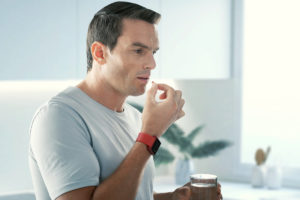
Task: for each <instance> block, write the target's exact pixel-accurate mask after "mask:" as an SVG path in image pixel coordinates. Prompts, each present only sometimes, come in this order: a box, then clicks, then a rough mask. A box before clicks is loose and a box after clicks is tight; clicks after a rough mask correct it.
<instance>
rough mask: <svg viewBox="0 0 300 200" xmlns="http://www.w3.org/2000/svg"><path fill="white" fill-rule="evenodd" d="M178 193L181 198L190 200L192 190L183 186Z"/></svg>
mask: <svg viewBox="0 0 300 200" xmlns="http://www.w3.org/2000/svg"><path fill="white" fill-rule="evenodd" d="M177 193H178V195H179V196H181V197H186V198H189V197H190V196H191V189H190V188H189V187H188V186H183V187H181V188H178V189H177Z"/></svg>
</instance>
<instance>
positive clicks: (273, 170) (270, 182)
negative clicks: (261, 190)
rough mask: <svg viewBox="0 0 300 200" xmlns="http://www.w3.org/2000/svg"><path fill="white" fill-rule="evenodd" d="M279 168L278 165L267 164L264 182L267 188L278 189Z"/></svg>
mask: <svg viewBox="0 0 300 200" xmlns="http://www.w3.org/2000/svg"><path fill="white" fill-rule="evenodd" d="M281 176H282V173H281V168H280V167H279V166H269V167H268V170H267V175H266V184H267V187H268V188H269V189H279V188H280V187H281Z"/></svg>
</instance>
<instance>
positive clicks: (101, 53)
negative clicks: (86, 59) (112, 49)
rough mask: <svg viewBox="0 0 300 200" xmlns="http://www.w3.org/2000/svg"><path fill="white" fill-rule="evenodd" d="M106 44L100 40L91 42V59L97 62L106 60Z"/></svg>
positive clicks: (102, 62)
mask: <svg viewBox="0 0 300 200" xmlns="http://www.w3.org/2000/svg"><path fill="white" fill-rule="evenodd" d="M106 48H107V47H106V46H105V45H104V44H102V43H101V42H93V44H92V45H91V53H92V56H93V60H94V61H95V62H97V63H99V64H104V63H105V62H106Z"/></svg>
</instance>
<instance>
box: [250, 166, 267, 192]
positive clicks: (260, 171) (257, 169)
mask: <svg viewBox="0 0 300 200" xmlns="http://www.w3.org/2000/svg"><path fill="white" fill-rule="evenodd" d="M265 178H266V167H265V166H264V165H255V166H253V169H252V176H251V185H252V186H253V187H264V185H265Z"/></svg>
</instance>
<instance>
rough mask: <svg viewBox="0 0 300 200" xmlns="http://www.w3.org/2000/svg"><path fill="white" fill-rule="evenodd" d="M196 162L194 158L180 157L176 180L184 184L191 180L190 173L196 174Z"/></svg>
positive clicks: (177, 164) (179, 183) (178, 183)
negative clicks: (183, 158)
mask: <svg viewBox="0 0 300 200" xmlns="http://www.w3.org/2000/svg"><path fill="white" fill-rule="evenodd" d="M194 172H195V171H194V163H193V161H192V160H182V159H179V160H178V161H177V163H176V169H175V182H176V184H177V185H184V184H186V183H188V182H189V181H190V175H192V174H194Z"/></svg>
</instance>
